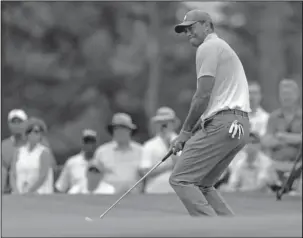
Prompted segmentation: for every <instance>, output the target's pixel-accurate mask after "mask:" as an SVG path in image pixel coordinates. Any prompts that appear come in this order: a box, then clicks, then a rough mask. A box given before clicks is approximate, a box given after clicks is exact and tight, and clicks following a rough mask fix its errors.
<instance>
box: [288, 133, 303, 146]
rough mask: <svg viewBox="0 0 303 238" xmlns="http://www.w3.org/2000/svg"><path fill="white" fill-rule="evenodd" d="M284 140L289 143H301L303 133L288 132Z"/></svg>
mask: <svg viewBox="0 0 303 238" xmlns="http://www.w3.org/2000/svg"><path fill="white" fill-rule="evenodd" d="M284 141H285V142H286V143H289V144H295V145H296V144H300V143H301V142H302V135H301V134H296V133H286V134H285V135H284Z"/></svg>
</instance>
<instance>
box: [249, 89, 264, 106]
mask: <svg viewBox="0 0 303 238" xmlns="http://www.w3.org/2000/svg"><path fill="white" fill-rule="evenodd" d="M261 98H262V95H261V89H260V86H259V85H258V84H251V85H249V100H250V105H251V107H252V108H257V107H259V106H260V102H261Z"/></svg>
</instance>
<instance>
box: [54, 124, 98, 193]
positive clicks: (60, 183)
mask: <svg viewBox="0 0 303 238" xmlns="http://www.w3.org/2000/svg"><path fill="white" fill-rule="evenodd" d="M81 139H82V148H81V151H80V153H78V154H76V155H74V156H72V157H70V158H69V159H67V161H66V162H65V165H64V167H63V170H62V172H61V174H60V176H59V178H58V180H57V182H56V185H55V187H56V189H57V190H58V191H59V192H62V193H65V192H67V193H68V194H77V193H82V191H83V188H84V187H86V183H87V169H88V166H89V164H90V162H91V161H92V160H93V159H94V158H95V151H96V148H97V132H96V131H94V130H91V129H85V130H83V131H82V138H81Z"/></svg>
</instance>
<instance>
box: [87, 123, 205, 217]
mask: <svg viewBox="0 0 303 238" xmlns="http://www.w3.org/2000/svg"><path fill="white" fill-rule="evenodd" d="M200 124H201V119H199V120H198V121H197V122H196V124H195V126H194V128H193V129H192V133H195V132H196V131H197V130H198V128H199V126H200ZM172 154H174V151H173V150H170V151H169V152H168V153H167V155H165V157H164V158H163V159H162V160H160V161H159V162H158V163H157V164H156V165H154V167H152V168H151V169H150V170H149V171H148V172H147V173H146V174H145V175H144V176H143V177H142V178H141V179H140V180H139V181H138V182H137V183H135V184H134V185H133V186H132V187H131V188H130V189H128V190H127V191H126V192H125V193H124V194H123V195H122V196H121V197H120V198H119V199H118V200H117V201H116V202H115V203H114V204H113V205H111V206H110V207H109V208H108V209H107V210H106V211H105V212H104V213H102V214H101V215H100V217H99V218H100V219H101V218H103V217H104V216H105V215H106V214H107V213H108V212H109V211H110V210H111V209H112V208H114V207H115V206H116V205H117V204H118V203H119V202H120V201H121V200H122V199H123V198H124V197H125V196H126V195H127V194H129V193H130V192H131V191H132V190H133V189H134V188H135V187H136V186H137V185H138V184H139V183H141V182H142V181H143V180H144V179H145V178H146V177H147V176H148V175H149V174H150V173H151V172H153V171H154V170H155V169H156V168H157V167H158V166H159V165H160V164H162V163H163V162H164V161H165V160H167V159H168V158H169V157H170V156H171V155H172ZM85 220H86V221H89V222H91V221H93V219H92V218H90V217H85Z"/></svg>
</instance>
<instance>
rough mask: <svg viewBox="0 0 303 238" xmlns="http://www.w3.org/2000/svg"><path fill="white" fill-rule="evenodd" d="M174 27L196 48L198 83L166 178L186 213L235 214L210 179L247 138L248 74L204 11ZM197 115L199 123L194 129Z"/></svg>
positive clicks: (214, 178) (232, 156) (201, 214)
mask: <svg viewBox="0 0 303 238" xmlns="http://www.w3.org/2000/svg"><path fill="white" fill-rule="evenodd" d="M175 31H176V32H177V33H185V34H186V36H187V37H188V40H189V42H190V43H191V45H192V46H194V47H196V48H197V52H196V71H197V72H196V73H197V89H196V92H195V94H194V96H193V98H192V102H191V106H190V109H189V112H188V115H187V117H186V119H185V121H184V124H183V126H182V129H181V131H180V133H179V135H178V136H177V138H176V139H175V140H174V141H173V142H172V145H171V149H172V150H173V151H174V153H176V152H178V151H181V150H182V154H181V156H180V157H179V159H178V160H177V162H176V165H175V167H174V169H173V172H172V174H171V176H170V179H169V181H170V184H171V186H172V187H173V189H174V190H175V192H176V194H177V195H178V197H179V198H180V199H181V201H182V202H183V204H184V205H185V207H186V209H187V210H188V212H189V214H190V215H192V216H203V215H208V216H216V215H233V211H232V210H231V209H230V208H229V206H228V205H227V204H226V202H225V201H224V200H223V198H222V197H221V196H220V194H219V193H218V191H217V190H216V189H215V188H214V187H213V185H214V184H215V183H216V181H217V180H218V178H219V177H220V175H221V174H222V173H223V171H224V170H225V169H226V168H227V167H228V165H229V163H230V162H231V161H232V160H233V158H234V156H235V155H236V154H237V153H238V151H240V150H241V149H242V148H243V147H244V145H245V144H246V143H247V141H248V136H249V119H248V112H250V105H249V92H248V83H247V79H246V75H245V72H244V69H243V66H242V63H241V61H240V59H239V58H238V56H237V54H236V53H235V52H234V51H233V49H232V48H231V47H230V46H229V45H228V44H227V43H226V42H225V41H224V40H222V39H221V38H219V37H218V36H217V35H216V34H215V33H214V25H213V22H212V19H211V17H210V16H209V15H208V14H207V13H205V12H202V11H200V10H192V11H190V12H188V13H187V14H186V16H185V17H184V20H183V22H182V23H181V24H179V25H177V26H176V27H175ZM198 120H201V124H200V128H199V129H198V130H197V131H196V132H195V133H193V129H194V126H195V124H196V123H197V122H198ZM185 142H186V144H185Z"/></svg>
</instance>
